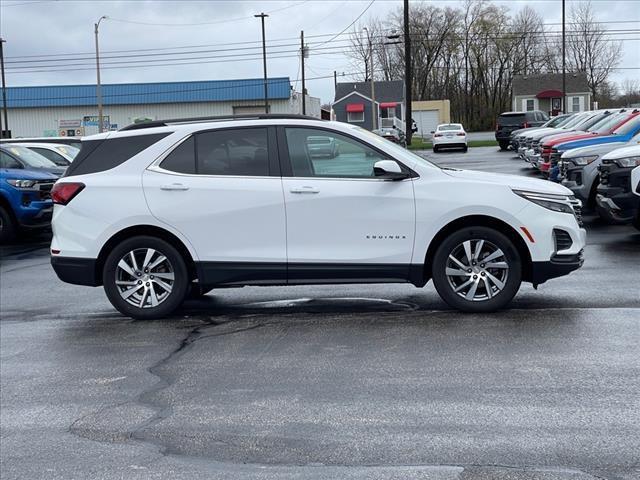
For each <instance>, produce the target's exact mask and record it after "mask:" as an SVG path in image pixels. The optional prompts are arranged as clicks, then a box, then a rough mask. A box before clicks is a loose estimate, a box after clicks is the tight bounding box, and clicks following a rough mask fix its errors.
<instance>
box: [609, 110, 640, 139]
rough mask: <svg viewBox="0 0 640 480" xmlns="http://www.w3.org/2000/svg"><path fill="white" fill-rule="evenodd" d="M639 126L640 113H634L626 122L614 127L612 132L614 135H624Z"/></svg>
mask: <svg viewBox="0 0 640 480" xmlns="http://www.w3.org/2000/svg"><path fill="white" fill-rule="evenodd" d="M638 128H640V115H636V116H635V117H633V118H632V119H631V120H629V121H628V122H625V123H623V124H622V125H620V126H619V127H618V128H616V129H615V130H614V131H613V133H614V135H626V134H627V133H631V132H633V131H635V130H637V129H638Z"/></svg>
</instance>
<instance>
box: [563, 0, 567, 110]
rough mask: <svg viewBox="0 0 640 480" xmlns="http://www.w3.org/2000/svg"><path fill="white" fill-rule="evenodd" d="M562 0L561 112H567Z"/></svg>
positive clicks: (565, 39)
mask: <svg viewBox="0 0 640 480" xmlns="http://www.w3.org/2000/svg"><path fill="white" fill-rule="evenodd" d="M566 41H567V37H566V34H565V23H564V0H562V113H567V65H566V63H567V55H566Z"/></svg>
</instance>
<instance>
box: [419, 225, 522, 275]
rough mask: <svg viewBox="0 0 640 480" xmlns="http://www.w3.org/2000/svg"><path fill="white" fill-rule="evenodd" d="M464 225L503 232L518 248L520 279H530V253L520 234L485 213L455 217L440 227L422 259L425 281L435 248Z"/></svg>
mask: <svg viewBox="0 0 640 480" xmlns="http://www.w3.org/2000/svg"><path fill="white" fill-rule="evenodd" d="M466 227H489V228H493V229H494V230H497V231H498V232H500V233H502V234H504V235H505V236H506V237H507V238H508V239H509V240H511V241H512V242H513V244H514V245H515V247H516V249H517V250H518V253H519V254H520V258H521V259H522V280H523V281H531V278H532V277H531V269H532V261H531V253H530V252H529V248H528V247H527V245H526V243H525V241H524V239H523V238H522V236H521V235H520V234H519V233H518V232H517V231H516V230H515V229H514V228H513V227H512V226H511V225H509V224H508V223H506V222H505V221H503V220H500V219H498V218H495V217H490V216H487V215H468V216H464V217H460V218H457V219H455V220H453V221H452V222H449V223H448V224H447V225H445V226H444V227H442V228H441V229H440V230H439V231H438V233H436V235H435V236H434V237H433V239H432V240H431V242H430V243H429V248H427V253H426V255H425V259H424V281H425V282H426V281H428V280H429V279H431V276H432V272H431V266H432V265H433V257H434V256H435V253H436V250H437V249H438V247H439V246H440V244H441V243H442V241H443V240H444V239H445V238H446V237H448V236H449V235H451V234H452V233H453V232H456V231H458V230H460V229H462V228H466Z"/></svg>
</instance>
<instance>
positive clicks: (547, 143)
mask: <svg viewBox="0 0 640 480" xmlns="http://www.w3.org/2000/svg"><path fill="white" fill-rule="evenodd" d="M638 113H639V112H638V111H637V110H634V111H633V112H629V111H621V112H614V113H611V114H609V115H606V116H604V117H603V118H601V119H600V120H599V121H597V122H596V123H594V124H593V125H591V126H590V127H589V128H587V129H586V131H585V132H575V133H573V134H567V135H564V136H562V135H554V136H552V137H550V138H549V137H546V138H544V139H543V144H542V158H543V162H542V163H541V164H540V171H542V172H549V180H552V181H558V173H559V169H558V166H557V163H558V161H559V158H558V157H557V156H556V157H555V158H554V159H552V158H551V153H552V150H553V147H554V146H555V145H558V144H560V143H566V142H570V141H575V140H583V139H589V138H593V137H594V136H602V135H611V134H612V133H613V132H615V131H616V130H617V129H618V128H620V127H621V126H622V125H624V124H625V123H627V122H628V121H630V120H632V119H633V118H634V117H635V116H637V115H638Z"/></svg>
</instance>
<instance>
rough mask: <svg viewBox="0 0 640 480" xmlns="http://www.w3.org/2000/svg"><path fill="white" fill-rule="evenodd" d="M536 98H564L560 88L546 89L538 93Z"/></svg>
mask: <svg viewBox="0 0 640 480" xmlns="http://www.w3.org/2000/svg"><path fill="white" fill-rule="evenodd" d="M536 98H562V92H561V91H560V90H544V91H542V92H540V93H538V94H537V95H536Z"/></svg>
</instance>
